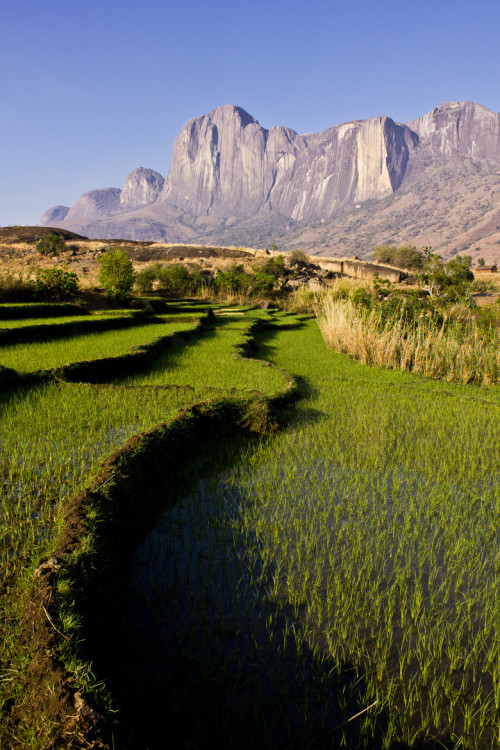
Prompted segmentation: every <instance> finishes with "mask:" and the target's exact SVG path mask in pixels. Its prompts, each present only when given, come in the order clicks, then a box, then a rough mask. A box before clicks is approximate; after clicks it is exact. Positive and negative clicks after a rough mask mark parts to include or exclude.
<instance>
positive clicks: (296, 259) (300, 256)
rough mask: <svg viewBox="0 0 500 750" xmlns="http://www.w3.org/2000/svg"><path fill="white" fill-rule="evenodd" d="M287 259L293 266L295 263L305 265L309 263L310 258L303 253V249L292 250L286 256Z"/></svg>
mask: <svg viewBox="0 0 500 750" xmlns="http://www.w3.org/2000/svg"><path fill="white" fill-rule="evenodd" d="M288 260H289V262H290V265H291V266H293V265H295V264H296V263H305V264H306V265H309V263H310V262H311V259H310V258H309V256H308V255H307V253H305V252H304V251H303V250H292V252H291V253H290V255H289V256H288Z"/></svg>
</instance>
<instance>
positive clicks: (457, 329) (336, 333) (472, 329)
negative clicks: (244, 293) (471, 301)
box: [317, 295, 500, 385]
mask: <svg viewBox="0 0 500 750" xmlns="http://www.w3.org/2000/svg"><path fill="white" fill-rule="evenodd" d="M317 313H318V322H319V326H320V329H321V332H322V334H323V338H324V339H325V342H326V343H327V344H328V345H329V346H332V347H334V348H335V349H337V350H338V351H340V352H343V353H347V354H351V355H352V356H353V357H355V358H356V359H358V360H359V361H360V362H362V363H363V364H366V365H383V366H385V367H391V368H393V369H397V370H406V371H408V372H414V373H416V374H419V375H424V376H425V377H429V378H439V379H443V380H447V381H450V382H451V381H456V382H461V383H476V384H483V385H494V384H498V383H499V382H500V346H499V345H500V330H499V328H498V327H497V326H494V325H491V326H486V327H482V326H480V325H479V324H478V322H477V319H476V317H475V315H474V313H473V311H467V310H465V309H464V308H463V307H462V308H460V309H457V308H455V309H450V310H448V311H447V312H445V313H444V314H443V315H439V316H429V315H425V314H421V316H420V318H413V319H409V318H408V316H407V315H406V314H405V310H404V309H401V308H399V310H396V311H395V312H394V314H392V315H389V316H386V317H384V316H383V315H382V314H381V309H380V307H377V306H374V307H371V308H370V307H368V308H367V307H363V306H362V305H359V304H356V302H354V301H353V300H352V299H351V298H347V299H342V298H339V297H337V298H335V297H334V296H332V295H330V296H325V297H324V298H323V299H322V300H321V302H320V303H319V305H318V306H317Z"/></svg>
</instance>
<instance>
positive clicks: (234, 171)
mask: <svg viewBox="0 0 500 750" xmlns="http://www.w3.org/2000/svg"><path fill="white" fill-rule="evenodd" d="M464 170H465V173H466V174H469V173H468V172H467V170H469V172H470V171H471V170H472V172H474V173H475V175H476V177H477V179H476V181H475V182H474V190H476V188H477V189H479V187H481V184H482V183H483V185H487V190H488V191H489V195H490V197H491V196H493V203H494V206H493V208H495V207H496V206H498V208H500V194H499V190H498V180H497V179H496V178H497V177H498V175H499V174H500V114H497V113H494V112H491V111H490V110H488V109H487V108H486V107H483V106H482V105H480V104H477V103H474V102H445V103H444V104H441V105H439V106H438V107H435V108H434V109H433V110H431V111H430V112H427V113H426V114H424V115H423V116H422V117H420V118H416V119H414V120H411V121H410V122H409V123H406V124H405V123H398V122H395V121H394V120H392V119H391V118H390V117H388V116H379V117H373V118H369V119H367V120H355V121H351V122H347V123H342V124H340V125H335V126H333V127H331V128H328V129H327V130H325V131H323V132H322V133H306V134H302V135H301V134H299V133H296V132H295V131H294V130H292V129H291V128H287V127H283V126H275V127H272V128H269V129H265V128H263V127H262V126H261V125H260V123H259V122H258V120H257V119H256V118H255V117H253V116H252V115H250V114H249V113H248V112H246V111H245V110H244V109H243V108H241V107H238V106H236V105H222V106H221V107H217V108H215V109H213V110H211V111H210V112H209V113H208V114H207V115H203V116H201V117H195V118H191V119H190V120H188V122H187V123H186V124H185V125H184V127H183V128H182V129H181V132H180V133H179V135H178V137H177V138H176V141H175V144H174V148H173V153H172V160H171V164H170V169H169V172H168V175H167V177H166V178H163V176H162V175H161V174H159V173H158V172H156V171H155V170H153V169H146V168H144V167H138V168H137V169H135V170H133V172H131V173H130V174H129V175H128V176H127V178H126V180H125V184H124V187H123V189H122V190H120V189H119V188H104V189H99V190H92V191H89V192H87V193H84V194H83V195H82V196H80V197H79V198H78V199H77V200H76V201H75V203H74V204H73V205H72V206H71V207H64V206H56V207H53V208H52V209H49V210H48V211H47V212H45V214H44V215H43V216H42V217H41V219H40V221H39V225H40V226H50V225H54V226H60V227H63V228H65V229H70V230H72V231H75V232H78V233H80V234H85V235H87V236H90V237H92V236H94V237H96V236H98V235H99V237H100V238H105V237H106V236H108V237H111V236H114V237H117V236H122V237H123V238H124V239H136V240H158V241H173V242H175V241H181V240H182V241H184V242H186V241H188V242H189V241H192V242H194V241H198V240H206V239H209V238H214V239H215V238H217V237H218V236H219V235H220V236H223V235H224V234H227V232H228V230H229V229H230V228H231V227H232V228H233V234H234V233H237V229H238V227H241V228H243V227H244V231H243V234H244V236H245V238H246V239H247V240H249V241H250V244H252V245H255V244H256V242H258V243H261V242H262V243H264V244H270V243H271V242H272V241H273V240H276V241H277V243H278V245H279V247H283V248H285V247H287V246H288V245H289V242H290V241H292V240H293V239H294V238H295V237H296V238H297V239H300V237H301V236H303V235H304V233H306V234H308V235H311V237H312V240H311V242H310V244H311V247H308V250H309V252H312V253H314V252H315V251H316V252H322V251H323V252H325V250H323V249H322V248H323V246H325V245H326V246H327V251H328V253H329V254H332V253H333V254H335V253H336V252H338V253H339V254H342V253H345V250H346V247H345V237H343V240H342V243H341V244H342V247H336V245H337V243H338V242H339V230H338V227H339V226H341V225H343V224H344V225H345V221H344V219H345V216H347V215H351V214H352V212H356V211H359V210H362V213H364V215H366V216H368V215H369V216H370V221H371V222H375V224H376V221H375V219H374V216H375V215H376V214H377V210H375V211H374V210H373V206H374V205H375V207H376V206H377V204H378V207H379V209H380V211H384V210H387V207H386V206H385V203H386V202H387V200H389V202H390V201H391V200H393V202H396V203H397V202H398V200H399V199H400V198H401V197H402V196H403V195H404V194H405V191H406V192H410V193H412V192H413V194H414V197H415V196H416V195H418V190H421V189H422V185H424V187H425V190H424V192H426V194H428V195H429V196H431V195H432V184H433V182H434V183H436V185H435V188H436V191H435V201H436V205H437V206H438V205H439V203H440V202H442V203H443V212H447V213H449V210H450V209H449V206H448V204H449V200H448V197H449V196H448V193H449V192H451V193H453V194H455V193H457V194H458V193H459V192H460V185H459V184H458V183H459V181H460V179H461V175H463V174H464ZM449 172H450V173H454V174H455V175H456V178H457V181H458V182H457V184H456V185H453V179H448V180H446V179H445V178H444V176H443V175H445V174H447V173H449ZM481 180H482V183H481ZM469 183H470V180H469ZM444 184H445V185H446V191H447V195H446V196H442V195H440V194H439V190H440V189H441V188H442V186H443V185H444ZM417 188H418V189H417ZM485 190H486V188H485ZM485 190H483V191H482V192H485ZM395 196H396V200H394V197H395ZM445 198H446V199H445ZM427 199H430V198H429V197H428V198H427ZM407 203H408V201H407ZM452 203H453V201H452ZM469 203H470V202H469ZM469 203H468V204H467V206H465V204H464V210H467V211H468V212H469V214H470V220H471V222H472V223H473V224H474V226H475V227H476V228H477V227H479V226H480V225H481V226H482V224H485V221H484V220H485V217H486V215H487V214H488V211H490V208H488V210H486V208H487V207H486V205H485V206H484V210H482V209H481V208H480V207H478V205H475V207H474V205H473V204H470V205H469ZM410 204H412V201H410V202H409V205H408V210H409V211H411V210H412V209H411V205H410ZM445 204H446V206H448V207H447V208H446V209H445V208H444V205H445ZM413 205H416V200H413ZM488 206H489V203H488ZM367 209H370V210H369V211H368V212H367ZM389 214H390V211H389ZM438 214H439V211H438V213H437V214H436V221H435V223H434V224H435V228H436V227H437V226H438V225H439V224H440V223H441V224H442V223H445V222H446V216H445V213H443V215H442V216H439V215H438ZM342 217H344V219H343V218H342ZM266 219H267V222H268V231H267V232H266V228H265V226H266ZM394 220H396V219H394ZM487 223H488V222H486V224H487ZM410 224H411V218H410ZM486 224H485V226H486ZM252 226H253V227H255V230H254V231H252ZM327 229H328V230H329V235H328V237H325V236H324V235H325V230H327ZM389 229H390V230H391V231H390V232H387V234H391V235H394V236H396V235H397V237H398V238H399V239H398V241H406V242H412V237H419V236H420V235H421V234H422V232H419V231H418V227H415V226H411V227H410V229H409V230H408V232H407V233H406V234H405V233H404V232H399V231H396V232H395V231H394V230H395V229H398V227H397V226H395V225H394V226H392V227H389ZM490 229H491V227H490ZM319 230H322V231H319ZM342 231H343V232H344V234H345V231H344V229H343V230H342ZM485 231H486V230H485ZM496 231H497V230H496V225H495V228H493V230H492V234H495V233H496ZM499 231H500V227H499ZM372 234H374V235H377V238H378V237H379V235H380V232H378V230H377V231H375V230H374V232H372ZM424 234H425V233H424ZM490 235H491V233H490ZM490 235H487V236H490ZM314 236H317V237H318V238H319V237H321V241H320V242H319V247H316V246H315V242H314ZM456 236H457V238H461V239H460V242H458V245H460V247H458V248H453V247H451V245H453V236H451V239H450V236H449V232H448V233H446V232H441V233H439V231H437V230H436V231H434V232H433V237H434V238H435V239H434V242H435V243H437V245H436V244H435V246H437V247H443V248H445V249H446V252H449V253H453V252H454V251H456V250H457V249H461V246H463V245H465V244H467V241H468V240H467V232H465V234H464V232H463V231H462V232H458V231H457V233H456ZM369 237H370V232H368V233H366V232H365V233H364V234H363V233H361V234H360V233H359V232H356V231H354V233H353V234H352V242H353V247H354V248H355V249H356V252H358V253H359V252H362V253H366V252H369V251H370V250H371V247H367V246H366V245H365V243H369V242H370V239H369ZM499 238H500V236H499ZM386 239H388V238H387V237H386ZM482 239H483V237H480V238H479V240H478V241H482ZM382 241H383V239H382ZM495 242H496V240H495ZM240 244H243V243H240ZM488 248H489V245H488V247H487V248H486V249H488Z"/></svg>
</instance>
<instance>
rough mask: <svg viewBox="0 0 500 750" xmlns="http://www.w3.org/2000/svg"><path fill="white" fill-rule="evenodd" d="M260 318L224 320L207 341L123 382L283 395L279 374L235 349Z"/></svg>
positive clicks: (167, 355)
mask: <svg viewBox="0 0 500 750" xmlns="http://www.w3.org/2000/svg"><path fill="white" fill-rule="evenodd" d="M257 317H261V316H254V315H253V313H252V314H251V317H250V316H249V317H248V318H245V319H244V320H241V319H240V318H230V317H227V318H224V319H223V321H221V322H219V324H218V325H217V326H209V327H208V330H207V331H206V334H205V335H204V336H203V338H200V339H197V340H196V341H193V342H190V343H189V344H188V345H187V346H184V347H182V348H181V349H178V350H176V351H174V352H171V351H168V352H167V351H166V352H165V353H164V354H162V355H160V356H159V357H158V358H157V359H156V361H155V362H154V363H153V365H152V367H151V368H150V369H149V370H148V371H147V372H145V373H141V374H139V375H135V376H132V377H130V378H126V379H124V380H123V381H120V382H123V383H125V384H127V385H136V386H139V385H141V386H142V385H169V384H173V383H175V384H177V385H192V386H194V387H195V388H199V387H204V386H210V387H211V388H221V389H226V388H237V389H240V390H241V389H242V390H259V391H260V392H261V393H264V394H265V395H266V396H274V395H276V394H278V393H281V392H282V391H283V388H284V385H285V381H284V378H283V375H282V374H281V373H280V372H279V371H278V370H276V369H275V368H271V367H267V366H266V365H265V363H263V362H255V361H251V360H248V359H242V358H241V357H240V356H238V354H237V352H236V349H235V347H236V346H238V345H239V344H240V343H241V341H242V336H243V337H244V336H245V335H247V334H248V332H249V330H250V328H251V326H252V324H253V322H254V320H256V319H257ZM249 356H252V355H251V354H250V355H249Z"/></svg>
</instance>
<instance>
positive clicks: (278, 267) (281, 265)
mask: <svg viewBox="0 0 500 750" xmlns="http://www.w3.org/2000/svg"><path fill="white" fill-rule="evenodd" d="M256 270H257V269H256ZM284 271H285V260H284V258H283V256H282V255H278V256H277V257H276V258H270V259H269V260H268V261H267V263H265V265H264V266H262V268H261V269H260V272H261V273H263V274H266V275H267V276H273V277H274V278H275V279H277V278H279V277H280V276H283V273H284Z"/></svg>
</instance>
